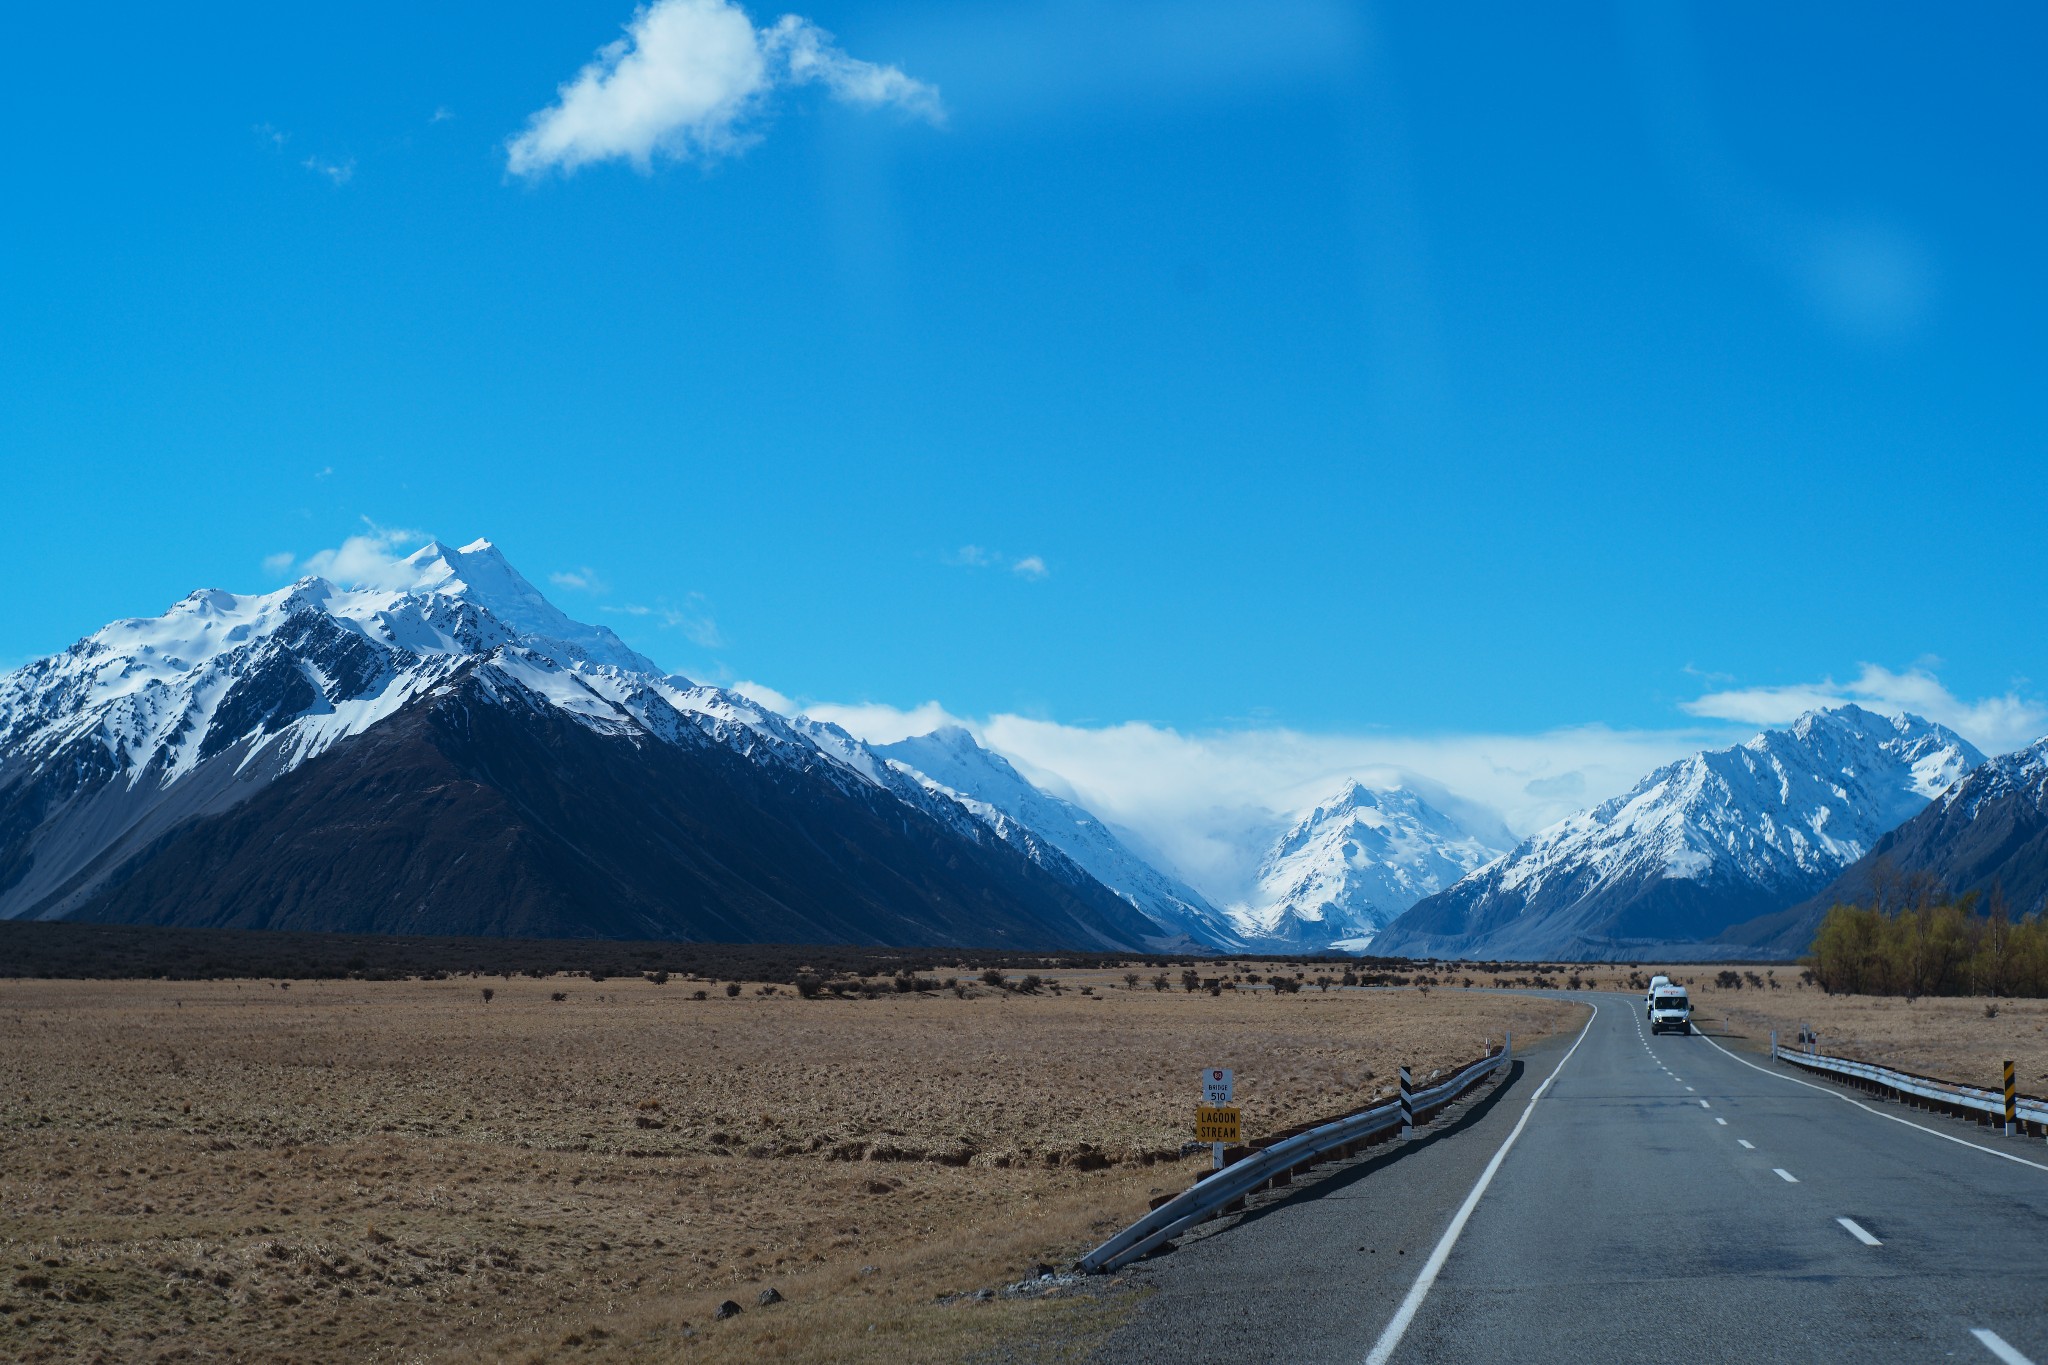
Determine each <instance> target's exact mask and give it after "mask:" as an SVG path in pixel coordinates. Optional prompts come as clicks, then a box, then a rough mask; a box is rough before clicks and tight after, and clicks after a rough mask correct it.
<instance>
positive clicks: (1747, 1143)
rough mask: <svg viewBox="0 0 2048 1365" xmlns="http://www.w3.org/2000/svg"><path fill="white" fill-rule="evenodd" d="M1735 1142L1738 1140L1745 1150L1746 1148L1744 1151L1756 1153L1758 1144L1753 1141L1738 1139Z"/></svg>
mask: <svg viewBox="0 0 2048 1365" xmlns="http://www.w3.org/2000/svg"><path fill="white" fill-rule="evenodd" d="M1735 1140H1736V1141H1737V1142H1739V1143H1741V1144H1742V1146H1743V1148H1744V1150H1746V1151H1751V1152H1753V1151H1755V1150H1756V1144H1755V1143H1754V1142H1751V1141H1750V1140H1749V1139H1748V1138H1737V1139H1735Z"/></svg>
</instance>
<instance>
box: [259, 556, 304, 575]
mask: <svg viewBox="0 0 2048 1365" xmlns="http://www.w3.org/2000/svg"><path fill="white" fill-rule="evenodd" d="M298 562H299V557H298V556H297V555H295V554H293V553H292V552H291V551H290V550H280V551H278V552H277V553H276V554H274V555H265V556H263V573H264V576H265V577H266V578H283V577H284V576H285V575H286V574H288V573H290V572H291V571H292V565H294V564H296V563H298Z"/></svg>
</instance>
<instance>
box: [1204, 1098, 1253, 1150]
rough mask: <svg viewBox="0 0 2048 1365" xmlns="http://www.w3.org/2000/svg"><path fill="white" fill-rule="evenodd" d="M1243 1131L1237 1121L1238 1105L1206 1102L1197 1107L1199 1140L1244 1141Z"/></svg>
mask: <svg viewBox="0 0 2048 1365" xmlns="http://www.w3.org/2000/svg"><path fill="white" fill-rule="evenodd" d="M1242 1131H1243V1130H1242V1129H1241V1128H1240V1127H1239V1125H1238V1121H1237V1106H1236V1105H1234V1104H1226V1105H1210V1104H1204V1105H1200V1106H1198V1107H1197V1108H1196V1109H1195V1141H1197V1142H1242V1141H1244V1139H1243V1138H1242V1137H1241V1136H1240V1133H1241V1132H1242Z"/></svg>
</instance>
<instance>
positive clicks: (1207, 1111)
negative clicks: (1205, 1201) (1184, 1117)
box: [1195, 1067, 1244, 1171]
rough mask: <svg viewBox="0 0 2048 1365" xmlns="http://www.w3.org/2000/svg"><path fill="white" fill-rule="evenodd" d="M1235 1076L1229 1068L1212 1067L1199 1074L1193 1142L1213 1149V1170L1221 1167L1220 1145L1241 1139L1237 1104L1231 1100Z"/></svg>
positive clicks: (1233, 1094)
mask: <svg viewBox="0 0 2048 1365" xmlns="http://www.w3.org/2000/svg"><path fill="white" fill-rule="evenodd" d="M1236 1082H1237V1078H1236V1076H1235V1074H1234V1073H1233V1072H1232V1071H1231V1070H1230V1068H1228V1067H1211V1068H1210V1069H1209V1070H1207V1071H1204V1072H1203V1073H1202V1102H1201V1103H1200V1104H1199V1105H1197V1106H1195V1141H1197V1142H1206V1143H1209V1144H1210V1145H1211V1146H1212V1147H1214V1149H1215V1153H1214V1154H1215V1158H1216V1169H1217V1170H1219V1171H1220V1170H1222V1169H1223V1144H1224V1143H1226V1142H1242V1141H1244V1138H1243V1135H1242V1128H1241V1127H1240V1125H1239V1123H1238V1113H1237V1106H1236V1105H1234V1104H1232V1103H1231V1102H1230V1101H1231V1099H1232V1098H1233V1097H1234V1096H1235V1095H1236V1093H1237V1083H1236Z"/></svg>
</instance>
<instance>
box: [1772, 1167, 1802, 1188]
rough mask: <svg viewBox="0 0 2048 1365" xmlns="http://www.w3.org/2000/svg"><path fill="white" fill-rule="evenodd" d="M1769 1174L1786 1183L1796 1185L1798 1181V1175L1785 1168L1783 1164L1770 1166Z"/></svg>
mask: <svg viewBox="0 0 2048 1365" xmlns="http://www.w3.org/2000/svg"><path fill="white" fill-rule="evenodd" d="M1771 1174H1772V1175H1774V1176H1776V1177H1778V1179H1780V1180H1782V1181H1784V1182H1785V1183H1786V1184H1787V1185H1797V1184H1798V1183H1799V1177H1798V1176H1796V1175H1794V1174H1792V1172H1790V1171H1788V1170H1786V1169H1785V1168H1784V1167H1783V1166H1773V1167H1771Z"/></svg>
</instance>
